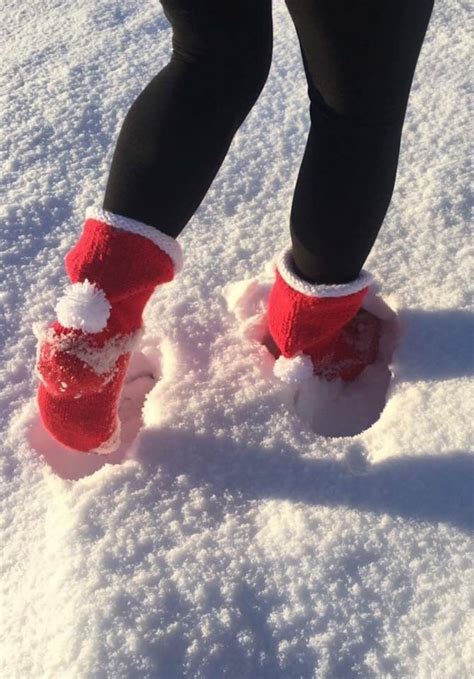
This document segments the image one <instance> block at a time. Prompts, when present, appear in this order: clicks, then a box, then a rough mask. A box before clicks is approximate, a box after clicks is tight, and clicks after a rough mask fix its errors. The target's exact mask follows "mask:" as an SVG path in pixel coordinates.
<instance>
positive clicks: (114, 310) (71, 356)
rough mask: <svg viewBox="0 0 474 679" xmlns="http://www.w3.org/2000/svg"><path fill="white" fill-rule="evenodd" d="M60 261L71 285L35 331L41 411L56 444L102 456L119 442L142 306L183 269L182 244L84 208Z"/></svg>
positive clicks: (145, 227) (149, 228) (139, 225)
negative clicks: (52, 315)
mask: <svg viewBox="0 0 474 679" xmlns="http://www.w3.org/2000/svg"><path fill="white" fill-rule="evenodd" d="M65 261H66V271H67V274H68V276H69V279H70V281H71V283H72V285H70V286H69V287H68V289H67V290H66V292H65V294H64V296H63V297H62V298H61V299H60V300H59V302H58V303H57V305H56V314H57V320H56V321H55V322H54V323H53V324H52V325H50V326H49V327H46V328H43V329H42V330H41V331H39V330H38V329H36V332H37V335H38V338H39V343H38V358H37V365H36V369H37V374H38V376H39V378H40V380H41V384H40V387H39V390H38V404H39V410H40V414H41V419H42V421H43V423H44V425H45V427H46V428H47V429H48V431H49V432H50V433H51V434H52V435H53V436H54V438H56V439H57V440H58V441H59V442H60V443H62V444H63V445H65V446H67V447H69V448H72V449H74V450H78V451H83V452H88V451H90V452H96V453H103V454H105V453H109V452H112V451H113V450H115V449H116V448H117V447H118V445H119V434H120V431H119V429H120V427H119V421H118V417H117V409H118V400H119V396H120V393H121V390H122V384H123V380H124V377H125V373H126V370H127V367H128V362H129V358H130V352H131V350H132V348H133V346H134V344H135V343H136V341H137V339H138V338H139V336H140V334H141V330H142V313H143V309H144V307H145V305H146V303H147V302H148V299H149V298H150V296H151V294H152V293H153V291H154V289H155V287H156V286H157V285H160V284H162V283H166V282H168V281H171V280H172V279H173V278H174V276H175V274H176V273H177V272H178V271H179V270H180V269H181V266H182V253H181V247H180V245H179V243H178V242H177V241H176V240H175V239H174V238H171V237H170V236H168V235H166V234H164V233H162V232H161V231H158V230H157V229H155V228H153V227H152V226H148V225H146V224H142V223H141V222H137V221H135V220H132V219H128V218H125V217H121V216H119V215H115V214H112V213H110V212H106V211H105V210H92V209H89V210H88V211H87V213H86V221H85V223H84V229H83V233H82V235H81V237H80V239H79V240H78V242H77V243H76V245H75V246H74V247H73V248H72V249H71V250H70V251H69V253H68V254H67V255H66V260H65Z"/></svg>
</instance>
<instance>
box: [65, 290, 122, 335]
mask: <svg viewBox="0 0 474 679" xmlns="http://www.w3.org/2000/svg"><path fill="white" fill-rule="evenodd" d="M110 309H111V307H110V302H109V300H108V299H107V297H106V296H105V292H104V291H103V290H101V289H100V288H98V287H97V286H96V285H94V283H90V282H89V281H88V280H85V281H84V282H83V283H73V284H72V285H69V286H68V287H67V288H66V290H65V292H64V295H63V296H62V297H61V299H60V300H59V301H58V303H57V304H56V314H57V317H58V321H59V322H60V323H61V325H63V326H64V327H65V328H74V329H75V330H82V331H83V332H87V333H89V332H90V333H96V332H100V331H101V330H103V329H104V328H105V326H106V325H107V321H108V319H109V316H110Z"/></svg>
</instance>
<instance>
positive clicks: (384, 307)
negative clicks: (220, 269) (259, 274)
mask: <svg viewBox="0 0 474 679" xmlns="http://www.w3.org/2000/svg"><path fill="white" fill-rule="evenodd" d="M272 282H273V269H272V268H271V266H270V267H269V269H268V271H267V272H265V274H264V277H263V279H259V278H254V279H249V280H244V281H239V282H237V283H233V284H231V285H229V286H227V288H226V289H225V290H224V296H225V298H226V301H227V307H228V309H229V311H230V312H231V313H233V314H234V316H235V317H236V319H237V322H238V324H239V331H240V333H241V334H242V335H243V337H245V338H246V339H247V340H250V341H254V342H259V343H260V344H263V345H264V346H265V347H266V348H267V349H268V351H269V353H270V354H272V355H273V356H274V357H277V356H278V349H277V347H276V345H275V343H274V342H273V340H272V338H271V336H270V335H269V333H268V328H267V323H266V309H267V302H268V295H269V293H270V289H271V286H272ZM363 306H364V308H365V309H367V310H368V311H370V312H371V313H373V314H374V315H376V316H378V317H379V318H380V319H381V321H382V337H381V341H380V350H379V357H378V359H377V361H376V362H375V363H373V364H372V365H370V366H368V367H367V368H366V369H365V370H364V371H363V373H361V375H360V376H359V377H358V378H357V379H356V380H354V381H353V382H343V381H342V380H333V381H331V382H328V381H327V380H325V379H324V378H320V377H317V376H315V377H312V378H310V379H306V380H304V381H303V382H300V383H299V384H298V385H287V384H284V383H282V394H283V396H284V398H285V401H286V402H287V404H288V407H289V408H291V409H292V410H293V411H294V412H295V414H296V415H297V416H298V417H300V418H301V419H302V420H303V421H304V422H305V423H306V424H307V426H309V427H310V428H311V429H312V430H313V431H314V432H315V433H317V434H321V435H322V436H332V437H338V436H355V435H357V434H360V433H361V432H362V431H364V430H366V429H368V428H369V427H371V426H372V425H373V424H374V423H375V422H376V421H377V420H378V419H379V417H380V415H381V414H382V411H383V409H384V407H385V403H386V400H387V395H388V391H389V387H390V383H391V380H392V372H391V370H390V365H391V362H392V358H393V354H394V351H395V348H396V345H397V342H398V338H399V334H400V333H399V324H398V320H397V315H396V313H395V312H394V311H393V310H392V309H391V308H390V307H389V306H388V304H386V303H385V302H384V301H383V299H382V298H381V297H379V296H377V295H376V294H375V293H374V292H371V293H369V295H367V298H366V300H365V301H364V305H363ZM274 379H277V378H276V377H275V378H274Z"/></svg>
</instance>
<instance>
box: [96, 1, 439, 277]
mask: <svg viewBox="0 0 474 679" xmlns="http://www.w3.org/2000/svg"><path fill="white" fill-rule="evenodd" d="M286 4H287V6H288V9H289V11H290V14H291V17H292V19H293V22H294V24H295V27H296V31H297V34H298V38H299V42H300V47H301V52H302V56H303V64H304V68H305V72H306V78H307V81H308V94H309V98H310V117H311V127H310V131H309V136H308V140H307V144H306V150H305V153H304V157H303V160H302V163H301V168H300V171H299V175H298V179H297V183H296V187H295V192H294V198H293V205H292V209H291V216H290V231H291V237H292V241H293V257H294V261H295V265H296V268H297V269H298V270H299V272H300V274H301V275H302V276H303V277H305V278H307V279H308V280H311V281H315V282H318V283H343V282H346V281H350V280H352V279H354V278H355V277H356V276H357V275H358V273H359V272H360V270H361V268H362V266H363V264H364V262H365V260H366V258H367V256H368V254H369V252H370V250H371V248H372V246H373V244H374V241H375V239H376V237H377V234H378V231H379V229H380V227H381V224H382V221H383V219H384V217H385V213H386V211H387V208H388V206H389V203H390V199H391V196H392V192H393V187H394V183H395V176H396V169H397V164H398V155H399V148H400V138H401V132H402V127H403V120H404V116H405V111H406V106H407V101H408V95H409V92H410V87H411V83H412V79H413V74H414V71H415V66H416V62H417V59H418V55H419V52H420V49H421V45H422V43H423V39H424V36H425V32H426V29H427V26H428V22H429V18H430V15H431V11H432V8H433V0H286ZM162 5H163V8H164V12H165V15H166V17H167V18H168V20H169V21H170V23H171V25H172V28H173V52H172V56H171V60H170V62H169V63H168V64H167V66H165V67H164V68H163V70H162V71H160V73H158V75H157V76H155V78H153V80H152V81H151V82H150V83H149V85H148V86H147V87H146V88H145V90H144V91H143V92H142V93H141V94H140V95H139V97H138V98H137V99H136V101H135V102H134V104H133V105H132V107H131V109H130V111H129V112H128V114H127V116H126V119H125V122H124V124H123V127H122V130H121V132H120V136H119V139H118V143H117V147H116V150H115V154H114V158H113V162H112V167H111V170H110V177H109V181H108V185H107V190H106V195H105V200H104V207H105V209H107V210H110V211H112V212H115V213H117V214H120V215H124V216H127V217H131V218H133V219H137V220H139V221H142V222H145V223H147V224H151V225H153V226H156V227H157V228H159V229H160V230H161V231H164V232H165V233H167V234H169V235H171V236H173V237H176V236H177V235H178V234H179V233H180V232H181V231H182V229H183V228H184V227H185V226H186V224H187V223H188V221H189V220H190V218H191V217H192V215H193V214H194V212H195V211H196V209H197V208H198V206H199V205H200V203H201V201H202V200H203V198H204V196H205V195H206V193H207V191H208V189H209V186H210V185H211V183H212V181H213V179H214V177H215V176H216V174H217V171H218V170H219V168H220V166H221V164H222V162H223V160H224V158H225V156H226V153H227V151H228V148H229V146H230V143H231V141H232V139H233V137H234V135H235V133H236V131H237V130H238V128H239V126H240V125H241V124H242V122H243V121H244V119H245V118H246V116H247V114H248V113H249V111H250V109H251V108H252V106H253V104H254V103H255V102H256V100H257V98H258V96H259V94H260V92H261V90H262V88H263V86H264V84H265V81H266V78H267V75H268V71H269V67H270V63H271V55H272V41H273V38H272V6H271V0H234V1H233V2H224V0H162ZM283 133H284V131H283ZM213 237H215V234H213Z"/></svg>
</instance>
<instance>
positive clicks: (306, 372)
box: [273, 354, 313, 384]
mask: <svg viewBox="0 0 474 679" xmlns="http://www.w3.org/2000/svg"><path fill="white" fill-rule="evenodd" d="M273 374H274V375H275V377H278V379H279V380H281V381H282V382H286V384H298V383H299V382H302V381H303V380H307V379H309V378H310V377H312V376H313V361H312V360H311V358H310V356H307V355H306V354H298V355H297V356H293V357H292V358H286V357H285V356H283V355H282V356H279V357H278V358H277V360H276V361H275V363H274V366H273Z"/></svg>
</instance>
